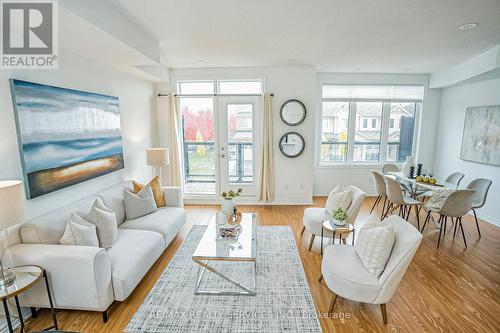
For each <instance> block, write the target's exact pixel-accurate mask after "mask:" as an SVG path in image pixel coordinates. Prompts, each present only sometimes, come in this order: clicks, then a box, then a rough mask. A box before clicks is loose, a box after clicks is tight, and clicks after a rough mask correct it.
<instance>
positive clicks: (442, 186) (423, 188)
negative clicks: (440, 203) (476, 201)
mask: <svg viewBox="0 0 500 333" xmlns="http://www.w3.org/2000/svg"><path fill="white" fill-rule="evenodd" d="M386 176H390V177H393V178H394V179H395V180H396V181H398V182H399V184H401V187H403V188H404V189H405V190H406V192H408V193H409V194H411V196H419V195H422V194H424V193H426V192H429V191H440V190H447V191H456V190H458V189H459V187H458V186H457V185H456V184H451V183H447V182H445V181H440V180H439V179H438V181H437V184H438V185H432V184H428V183H421V182H417V181H416V179H413V178H409V177H406V176H403V173H401V172H388V173H386Z"/></svg>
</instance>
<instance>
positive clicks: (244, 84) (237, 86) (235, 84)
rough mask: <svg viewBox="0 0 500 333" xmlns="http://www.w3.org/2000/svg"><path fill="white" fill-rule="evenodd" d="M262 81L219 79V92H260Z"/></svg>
mask: <svg viewBox="0 0 500 333" xmlns="http://www.w3.org/2000/svg"><path fill="white" fill-rule="evenodd" d="M260 93H262V81H260V80H250V81H229V80H228V81H226V80H220V81H219V94H260Z"/></svg>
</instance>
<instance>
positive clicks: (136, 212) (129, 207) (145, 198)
mask: <svg viewBox="0 0 500 333" xmlns="http://www.w3.org/2000/svg"><path fill="white" fill-rule="evenodd" d="M124 199H125V200H124V202H125V215H126V216H127V220H133V219H136V218H138V217H141V216H144V215H147V214H151V213H153V212H156V211H157V210H158V207H157V206H156V202H155V199H154V195H153V191H152V190H151V186H150V185H149V184H148V185H146V186H144V187H143V188H142V190H140V191H139V192H138V193H137V194H135V193H132V192H130V191H127V190H125V197H124Z"/></svg>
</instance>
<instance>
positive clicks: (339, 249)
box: [321, 215, 422, 324]
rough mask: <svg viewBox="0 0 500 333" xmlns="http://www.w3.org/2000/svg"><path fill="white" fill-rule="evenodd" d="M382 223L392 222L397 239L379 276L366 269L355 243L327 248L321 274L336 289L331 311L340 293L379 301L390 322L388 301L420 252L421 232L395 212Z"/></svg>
mask: <svg viewBox="0 0 500 333" xmlns="http://www.w3.org/2000/svg"><path fill="white" fill-rule="evenodd" d="M381 225H392V227H393V230H394V239H395V241H394V246H393V248H392V252H391V256H390V257H389V260H388V261H387V264H386V266H385V269H384V271H383V272H382V274H381V275H380V276H379V277H378V278H375V277H374V276H372V275H371V274H370V273H369V272H368V271H367V270H366V268H365V267H364V265H363V263H362V261H361V259H360V257H359V256H358V254H357V253H356V252H355V248H354V246H349V245H341V244H334V245H330V246H328V247H327V248H325V252H324V254H323V261H322V263H321V274H322V277H323V279H324V281H325V283H326V285H327V287H328V289H330V291H331V292H332V293H333V295H332V296H333V297H332V301H331V303H330V309H329V313H332V312H333V309H334V307H335V302H336V300H337V297H338V296H340V297H343V298H347V299H350V300H353V301H356V302H363V303H370V304H380V309H381V311H382V319H383V322H384V324H387V312H386V306H385V304H386V303H387V302H389V301H390V300H391V298H392V296H393V295H394V293H395V291H396V288H397V287H398V285H399V282H400V281H401V279H402V278H403V276H404V274H405V272H406V269H407V268H408V265H410V263H411V261H412V259H413V256H414V255H415V253H416V252H417V249H418V246H419V245H420V241H421V240H422V235H421V234H420V233H419V232H418V230H417V229H415V227H414V226H412V225H411V224H409V223H407V222H405V221H404V220H403V219H401V218H400V217H398V216H395V215H392V216H389V217H388V218H386V219H384V220H383V221H382V222H381Z"/></svg>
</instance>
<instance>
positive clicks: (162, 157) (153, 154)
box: [146, 148, 170, 185]
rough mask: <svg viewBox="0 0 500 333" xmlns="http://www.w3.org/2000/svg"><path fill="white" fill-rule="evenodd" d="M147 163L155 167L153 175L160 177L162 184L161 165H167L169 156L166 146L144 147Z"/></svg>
mask: <svg viewBox="0 0 500 333" xmlns="http://www.w3.org/2000/svg"><path fill="white" fill-rule="evenodd" d="M146 161H147V165H150V166H152V167H153V168H154V169H155V176H158V177H159V178H160V184H161V185H163V180H162V175H161V167H163V166H165V165H169V163H170V158H169V154H168V148H148V149H146Z"/></svg>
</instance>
